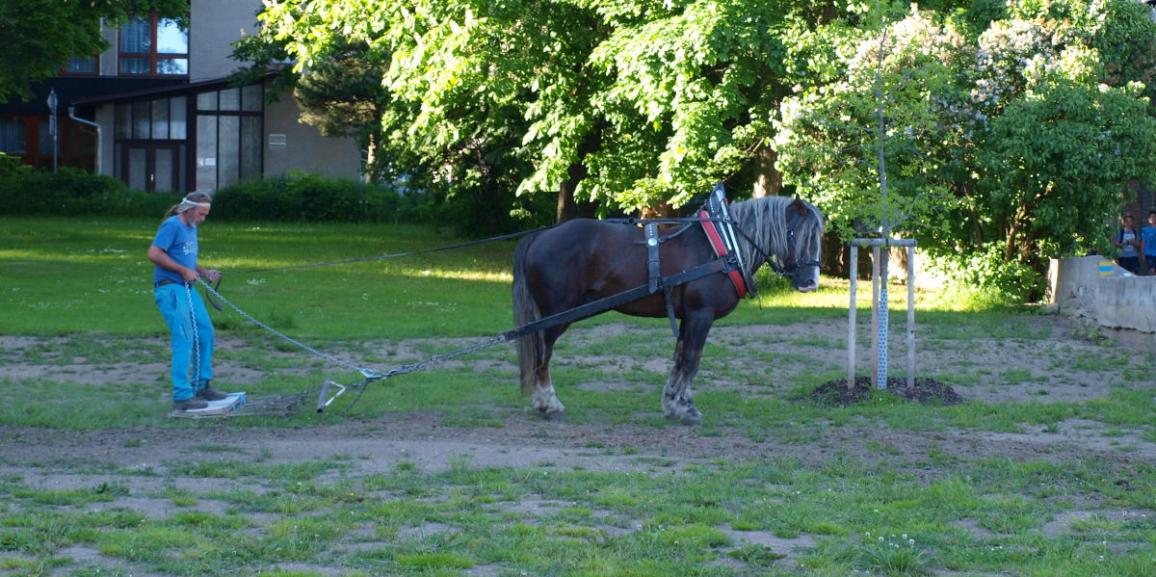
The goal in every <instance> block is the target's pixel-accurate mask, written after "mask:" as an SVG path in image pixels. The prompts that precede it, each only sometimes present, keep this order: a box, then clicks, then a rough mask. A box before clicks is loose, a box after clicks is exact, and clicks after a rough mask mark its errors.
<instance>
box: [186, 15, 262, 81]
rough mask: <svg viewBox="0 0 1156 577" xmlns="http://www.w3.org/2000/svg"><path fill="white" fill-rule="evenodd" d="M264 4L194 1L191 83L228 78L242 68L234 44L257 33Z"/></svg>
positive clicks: (190, 50)
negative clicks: (260, 12)
mask: <svg viewBox="0 0 1156 577" xmlns="http://www.w3.org/2000/svg"><path fill="white" fill-rule="evenodd" d="M261 8H262V4H261V0H194V1H193V3H192V6H191V9H190V14H189V20H190V22H191V24H190V29H189V81H190V82H197V81H198V80H213V79H217V78H221V77H224V76H228V75H229V74H230V73H232V72H233V71H234V70H236V69H237V68H239V67H240V66H241V63H240V62H237V61H236V60H233V59H232V58H230V57H229V55H230V54H232V53H233V43H234V42H236V41H237V40H240V39H241V38H242V37H243V36H245V35H247V34H252V33H253V32H254V31H256V30H257V28H258V26H257V24H258V23H257V12H259V11H260V10H261Z"/></svg>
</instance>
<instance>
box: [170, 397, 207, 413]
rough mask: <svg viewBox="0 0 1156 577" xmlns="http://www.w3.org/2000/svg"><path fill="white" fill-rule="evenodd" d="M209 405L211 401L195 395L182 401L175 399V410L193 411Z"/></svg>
mask: <svg viewBox="0 0 1156 577" xmlns="http://www.w3.org/2000/svg"><path fill="white" fill-rule="evenodd" d="M208 406H209V403H208V402H206V401H205V400H204V399H198V398H196V397H193V398H191V399H184V400H181V401H173V410H174V411H192V410H194V409H204V408H207V407H208Z"/></svg>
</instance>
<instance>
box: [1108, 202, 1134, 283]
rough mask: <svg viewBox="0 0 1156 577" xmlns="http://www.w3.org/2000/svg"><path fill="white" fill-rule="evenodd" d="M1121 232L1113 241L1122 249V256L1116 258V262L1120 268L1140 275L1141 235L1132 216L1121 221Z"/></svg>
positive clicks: (1126, 216)
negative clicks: (1134, 224)
mask: <svg viewBox="0 0 1156 577" xmlns="http://www.w3.org/2000/svg"><path fill="white" fill-rule="evenodd" d="M1120 222H1121V226H1120V231H1119V232H1117V233H1116V238H1114V239H1113V240H1112V244H1115V245H1116V248H1118V249H1120V255H1119V256H1118V257H1116V262H1117V263H1118V264H1119V265H1120V268H1123V269H1124V270H1126V271H1128V272H1130V273H1132V274H1139V273H1140V234H1139V233H1137V232H1136V228H1135V227H1134V226H1133V225H1132V215H1130V214H1125V215H1124V217H1123V218H1121V219H1120Z"/></svg>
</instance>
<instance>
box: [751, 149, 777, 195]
mask: <svg viewBox="0 0 1156 577" xmlns="http://www.w3.org/2000/svg"><path fill="white" fill-rule="evenodd" d="M778 156H779V155H778V153H776V152H775V150H774V149H773V148H771V147H769V146H763V147H759V151H758V153H756V154H755V184H754V187H753V190H752V191H751V196H753V197H755V198H762V197H764V196H778V195H779V193H780V192H781V191H782V190H783V173H781V172H779V170H778V169H777V168H775V160H776V159H777V158H778Z"/></svg>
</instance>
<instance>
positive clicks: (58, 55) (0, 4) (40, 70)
mask: <svg viewBox="0 0 1156 577" xmlns="http://www.w3.org/2000/svg"><path fill="white" fill-rule="evenodd" d="M153 11H156V12H158V13H159V14H161V15H163V16H167V17H172V18H179V17H185V16H187V15H188V12H189V3H188V1H187V0H0V38H3V39H4V49H3V50H0V102H4V101H7V100H9V99H10V98H12V97H22V98H27V97H28V96H29V94H30V93H29V87H31V86H32V85H33V84H36V83H37V82H40V81H43V80H45V79H47V78H49V77H52V76H54V75H56V74H57V73H58V72H59V71H60V69H62V68H64V66H65V65H66V64H67V63H68V59H69V58H70V57H74V56H94V55H96V54H100V53H101V52H103V51H104V50H105V49H107V48H108V45H107V43H106V42H105V41H104V38H103V37H102V36H101V32H100V23H101V19H102V18H103V19H104V22H105V25H106V26H107V25H116V24H118V23H119V22H122V21H124V20H125V19H126V18H128V17H129V16H132V15H137V14H148V13H150V12H153Z"/></svg>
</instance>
